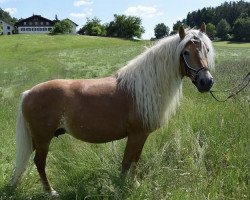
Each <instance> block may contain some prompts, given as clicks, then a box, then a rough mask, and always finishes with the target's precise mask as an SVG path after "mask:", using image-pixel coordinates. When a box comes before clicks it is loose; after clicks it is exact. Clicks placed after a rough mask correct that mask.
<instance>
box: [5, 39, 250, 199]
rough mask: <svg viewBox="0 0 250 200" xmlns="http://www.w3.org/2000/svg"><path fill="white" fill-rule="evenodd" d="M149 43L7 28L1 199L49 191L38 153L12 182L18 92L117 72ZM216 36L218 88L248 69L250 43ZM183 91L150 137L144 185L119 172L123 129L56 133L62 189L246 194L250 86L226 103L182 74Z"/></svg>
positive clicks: (142, 168)
mask: <svg viewBox="0 0 250 200" xmlns="http://www.w3.org/2000/svg"><path fill="white" fill-rule="evenodd" d="M150 45H151V43H150V42H148V41H128V40H120V39H111V38H98V37H87V36H77V35H74V36H73V35H67V36H48V35H13V36H1V37H0V155H1V156H0V200H3V199H46V198H47V197H45V196H44V194H43V192H42V187H41V184H40V182H39V177H38V173H37V171H36V169H35V166H34V164H33V162H32V159H31V162H30V165H29V167H28V169H27V173H26V174H25V176H24V177H23V179H22V182H21V184H20V185H19V187H18V188H17V190H16V191H14V192H13V191H12V190H11V189H10V188H9V187H7V183H8V181H9V179H10V176H11V173H12V170H13V165H14V159H15V123H16V122H15V121H16V115H17V109H18V105H19V102H20V93H21V92H22V91H24V90H27V89H29V88H30V87H32V86H33V85H35V84H38V83H40V82H44V81H47V80H51V79H56V78H94V77H104V76H107V75H110V74H113V73H114V72H115V71H116V70H117V69H119V68H120V67H122V66H124V65H125V64H126V62H128V61H129V60H131V59H132V58H134V57H135V56H136V55H138V54H139V53H141V52H143V51H144V49H145V46H150ZM214 46H215V49H216V70H215V72H213V75H214V78H215V80H216V83H215V85H214V88H213V89H228V88H232V87H233V86H234V85H235V84H237V83H239V82H240V80H241V79H242V78H243V76H245V75H246V74H247V73H248V71H249V70H250V57H249V55H250V43H248V44H246V43H245V44H240V43H227V42H215V43H214ZM183 93H184V95H183V99H182V103H181V106H180V107H179V108H178V110H177V113H176V115H175V116H173V117H172V119H171V120H170V122H169V124H168V126H165V127H162V128H161V129H159V130H157V131H156V132H154V133H152V134H151V135H150V137H149V138H148V140H147V142H146V144H145V146H144V149H143V153H142V156H141V159H140V161H139V163H138V181H139V182H140V186H139V187H136V185H135V184H134V181H133V180H132V178H131V177H127V178H126V179H124V180H122V179H120V177H119V174H120V167H121V161H122V157H123V151H124V147H125V143H126V139H123V140H120V141H115V142H111V143H106V144H98V145H96V144H89V143H85V142H81V141H79V140H76V139H74V138H72V137H71V136H69V135H67V134H65V135H63V136H60V137H59V138H55V139H53V140H52V143H51V146H50V152H49V155H48V159H47V175H48V177H49V179H50V181H51V183H52V186H53V187H54V189H55V190H57V191H58V192H59V193H60V197H59V199H65V200H69V199H91V200H92V199H119V200H120V199H135V200H137V199H139V200H142V199H148V200H151V199H152V200H155V199H173V200H174V199H176V200H179V199H180V200H182V199H183V200H186V199H187V200H189V199H190V200H193V199H197V200H202V199H207V200H208V199H209V200H210V199H214V200H215V199H218V200H219V199H235V200H236V199H239V200H241V199H249V196H248V195H249V193H248V192H249V191H250V187H249V166H250V155H249V152H250V147H249V138H250V135H249V134H250V87H247V88H246V89H245V90H244V91H243V92H241V93H240V94H239V95H238V96H236V97H235V98H233V99H230V100H229V101H227V102H226V103H219V102H216V101H215V100H214V99H213V98H212V97H211V96H210V94H209V93H207V94H201V93H199V92H198V91H197V90H196V88H195V86H193V85H192V83H191V81H190V80H188V79H187V78H185V79H184V82H183ZM218 96H219V97H218V98H224V96H225V94H220V93H219V94H218Z"/></svg>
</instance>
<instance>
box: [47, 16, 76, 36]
mask: <svg viewBox="0 0 250 200" xmlns="http://www.w3.org/2000/svg"><path fill="white" fill-rule="evenodd" d="M72 27H73V26H72V24H71V22H70V21H69V20H67V19H64V20H62V21H59V22H56V23H55V25H54V28H53V29H52V30H51V34H53V35H55V34H67V33H71V32H72Z"/></svg>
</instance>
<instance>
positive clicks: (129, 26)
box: [106, 14, 145, 39]
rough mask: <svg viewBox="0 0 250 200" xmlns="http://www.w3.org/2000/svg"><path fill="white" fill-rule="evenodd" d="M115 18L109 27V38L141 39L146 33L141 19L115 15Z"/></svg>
mask: <svg viewBox="0 0 250 200" xmlns="http://www.w3.org/2000/svg"><path fill="white" fill-rule="evenodd" d="M114 18H115V19H114V21H111V22H110V23H109V24H108V25H107V29H106V30H107V36H110V37H120V38H129V39H132V38H133V37H138V38H141V36H142V34H143V33H144V32H145V30H144V28H143V27H142V25H141V23H142V20H141V18H139V17H135V16H126V15H116V14H115V15H114Z"/></svg>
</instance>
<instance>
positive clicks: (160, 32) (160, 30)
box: [154, 23, 170, 39]
mask: <svg viewBox="0 0 250 200" xmlns="http://www.w3.org/2000/svg"><path fill="white" fill-rule="evenodd" d="M154 31H155V37H156V38H157V39H160V38H163V37H165V36H168V35H169V31H170V30H169V27H168V26H166V25H165V24H164V23H160V24H157V25H156V26H155V28H154Z"/></svg>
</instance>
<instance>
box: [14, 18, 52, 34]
mask: <svg viewBox="0 0 250 200" xmlns="http://www.w3.org/2000/svg"><path fill="white" fill-rule="evenodd" d="M54 24H55V23H54V21H51V20H50V19H47V18H44V17H42V16H41V15H33V16H31V17H28V18H26V19H22V20H19V21H18V22H17V23H16V24H15V26H16V27H17V31H18V32H17V33H19V34H24V33H25V34H39V33H49V32H50V31H51V29H52V28H53V26H54Z"/></svg>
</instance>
